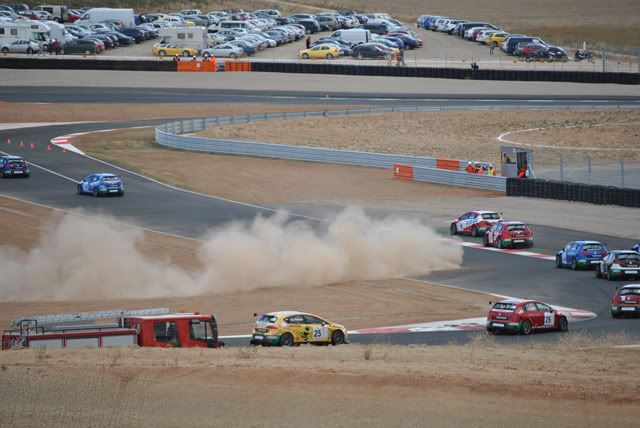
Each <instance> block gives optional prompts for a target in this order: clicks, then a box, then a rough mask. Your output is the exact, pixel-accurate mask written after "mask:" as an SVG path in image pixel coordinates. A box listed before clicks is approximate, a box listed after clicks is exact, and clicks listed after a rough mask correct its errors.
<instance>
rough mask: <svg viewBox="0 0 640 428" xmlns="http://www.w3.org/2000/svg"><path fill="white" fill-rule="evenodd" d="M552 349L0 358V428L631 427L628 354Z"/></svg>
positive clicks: (570, 345) (593, 347)
mask: <svg viewBox="0 0 640 428" xmlns="http://www.w3.org/2000/svg"><path fill="white" fill-rule="evenodd" d="M551 334H552V333H551ZM566 338H567V339H566V340H564V341H561V342H562V344H561V345H559V346H545V347H535V346H526V345H523V346H505V345H502V344H501V345H498V344H496V343H495V342H494V341H492V340H490V339H485V338H484V337H483V338H482V339H479V340H476V341H474V342H472V343H470V344H468V345H465V346H440V347H424V346H410V347H389V346H383V345H374V346H354V345H349V346H340V347H335V348H313V347H306V346H305V347H300V348H294V349H256V348H235V349H222V350H197V349H192V350H189V349H131V350H122V349H102V350H63V351H43V350H39V351H31V350H25V351H14V352H3V353H0V382H2V385H3V386H4V387H3V388H1V389H0V400H1V401H2V403H3V406H2V407H0V418H2V421H3V426H7V427H19V426H36V425H47V426H52V427H57V426H64V427H75V426H114V427H115V426H119V427H121V426H125V427H129V426H131V427H137V426H158V427H172V426H177V425H183V426H194V427H198V426H203V427H204V426H207V427H211V426H214V427H270V426H273V424H274V422H273V421H276V420H277V421H278V425H280V426H284V427H293V426H298V427H326V426H332V427H371V426H375V427H422V426H427V425H428V426H447V427H469V426H473V427H477V428H484V427H495V426H499V425H502V424H504V423H505V422H506V421H508V423H509V425H510V426H516V427H535V426H541V425H550V426H554V427H580V428H582V427H586V426H597V427H616V428H622V427H635V426H637V420H638V417H640V405H639V404H640V401H638V393H640V389H639V387H638V382H637V377H635V376H633V375H632V374H633V373H634V371H635V370H636V363H635V362H636V361H637V358H638V354H639V350H638V349H637V348H635V349H633V348H626V349H625V348H619V349H613V348H610V347H605V346H603V345H610V344H615V343H619V342H620V339H617V340H616V339H615V338H613V339H610V340H608V341H607V342H605V343H604V344H598V343H596V344H594V343H593V342H589V341H586V342H585V341H583V340H581V339H580V338H579V337H576V338H572V337H571V336H570V335H569V334H567V336H566ZM622 341H623V342H624V339H622Z"/></svg>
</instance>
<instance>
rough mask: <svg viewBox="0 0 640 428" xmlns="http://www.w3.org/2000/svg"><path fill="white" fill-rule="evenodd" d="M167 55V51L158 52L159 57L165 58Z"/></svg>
mask: <svg viewBox="0 0 640 428" xmlns="http://www.w3.org/2000/svg"><path fill="white" fill-rule="evenodd" d="M166 54H167V52H166V51H160V52H158V55H160V56H165V55H166Z"/></svg>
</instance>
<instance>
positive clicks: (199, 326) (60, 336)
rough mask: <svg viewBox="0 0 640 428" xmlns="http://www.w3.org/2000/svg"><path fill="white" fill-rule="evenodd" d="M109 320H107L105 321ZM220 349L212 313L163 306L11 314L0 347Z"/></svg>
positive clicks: (216, 324)
mask: <svg viewBox="0 0 640 428" xmlns="http://www.w3.org/2000/svg"><path fill="white" fill-rule="evenodd" d="M109 320H111V322H108V321H109ZM136 345H137V346H154V347H161V348H175V347H181V348H219V347H220V346H222V345H223V344H222V343H221V342H220V341H219V340H218V323H217V320H216V318H215V316H213V315H202V314H200V313H199V312H193V313H184V312H179V313H173V314H172V313H169V309H168V308H154V309H142V310H133V311H129V310H124V309H114V310H109V311H98V312H78V313H70V314H55V315H38V316H28V317H21V318H18V319H15V320H13V321H12V323H11V328H10V329H8V330H5V331H4V333H3V335H2V349H3V350H6V349H22V348H48V349H58V348H102V347H127V346H136Z"/></svg>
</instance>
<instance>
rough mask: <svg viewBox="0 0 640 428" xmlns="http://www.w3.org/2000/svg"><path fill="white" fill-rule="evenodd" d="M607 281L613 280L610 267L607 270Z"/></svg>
mask: <svg viewBox="0 0 640 428" xmlns="http://www.w3.org/2000/svg"><path fill="white" fill-rule="evenodd" d="M607 281H613V276H612V275H611V269H609V270H608V271H607Z"/></svg>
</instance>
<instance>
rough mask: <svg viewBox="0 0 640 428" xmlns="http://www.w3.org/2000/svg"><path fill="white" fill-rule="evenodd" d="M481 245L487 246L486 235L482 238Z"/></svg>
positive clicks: (487, 238)
mask: <svg viewBox="0 0 640 428" xmlns="http://www.w3.org/2000/svg"><path fill="white" fill-rule="evenodd" d="M482 245H483V246H485V247H488V246H489V237H488V236H487V235H484V236H483V237H482Z"/></svg>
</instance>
